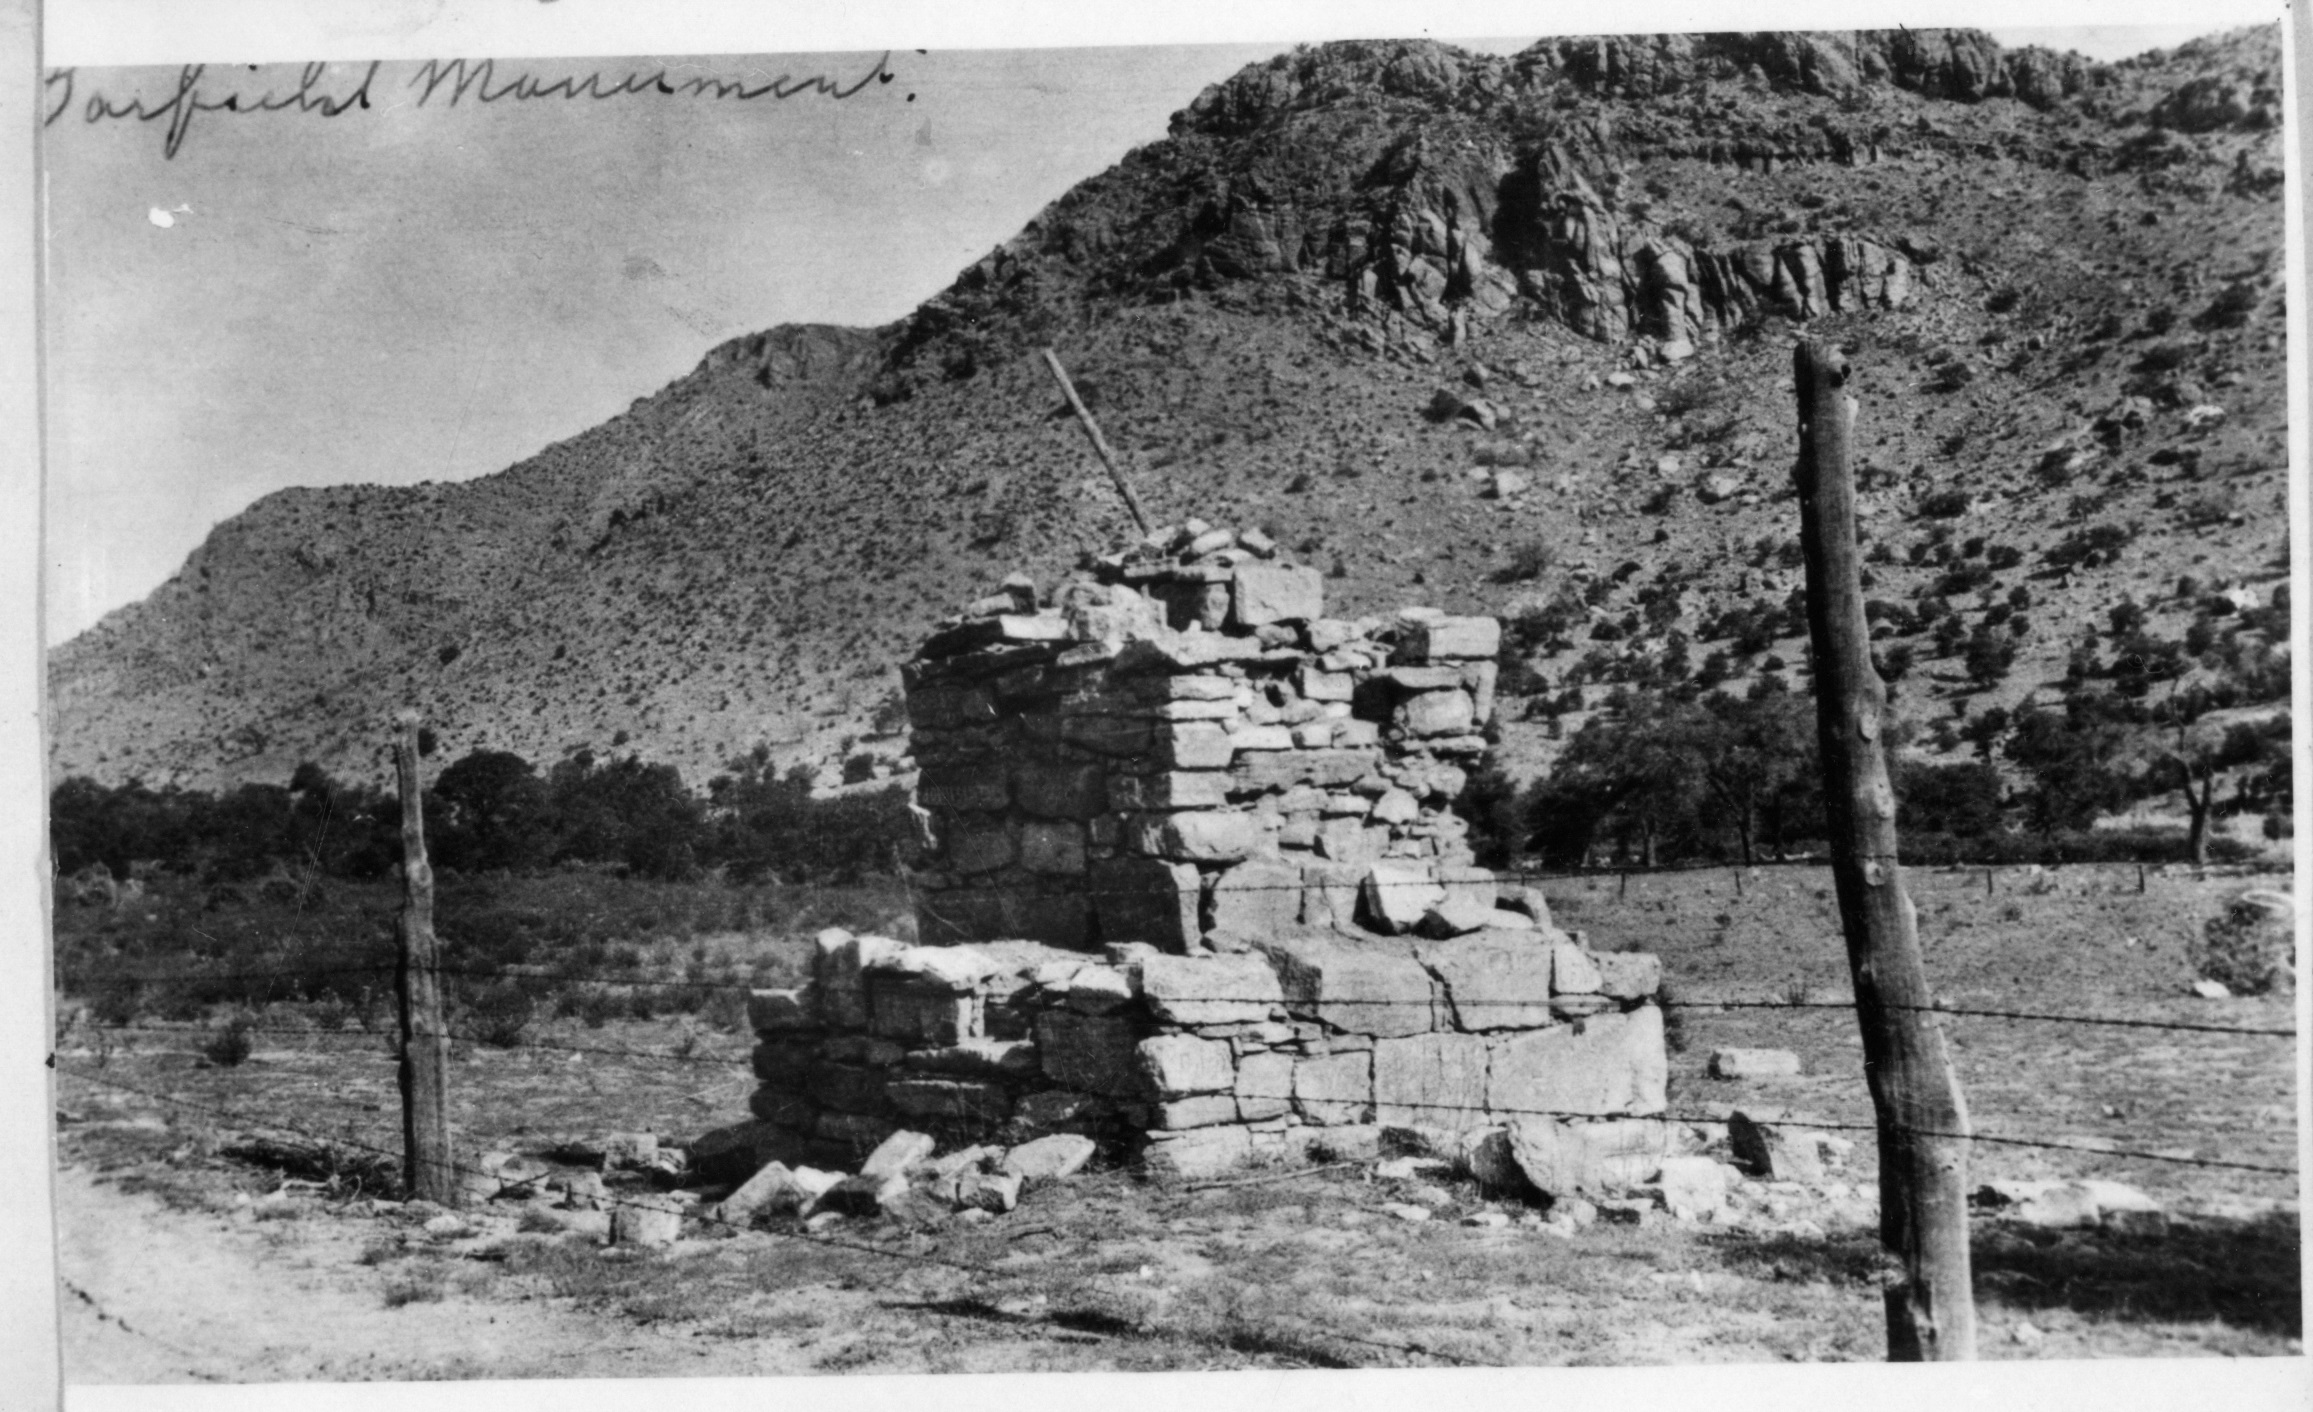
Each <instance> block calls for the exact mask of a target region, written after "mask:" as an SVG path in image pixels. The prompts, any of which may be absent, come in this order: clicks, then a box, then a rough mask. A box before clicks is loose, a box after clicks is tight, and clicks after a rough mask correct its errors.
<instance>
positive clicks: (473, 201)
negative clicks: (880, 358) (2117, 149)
mask: <svg viewBox="0 0 2313 1412" xmlns="http://www.w3.org/2000/svg"><path fill="white" fill-rule="evenodd" d="M2205 28H2206V26H2171V27H2167V28H2163V29H2150V28H2138V29H2127V30H2120V29H2096V30H2079V29H2072V30H2062V31H2053V30H2037V31H2025V30H2015V31H1999V30H1995V31H1994V33H1995V34H1996V35H1997V36H1998V37H1999V38H2001V40H2002V41H2003V42H2005V43H2012V44H2013V43H2031V42H2037V43H2051V44H2054V45H2056V46H2058V47H2071V48H2079V49H2081V50H2083V51H2084V52H2087V53H2090V54H2092V55H2094V56H2096V57H2100V58H2119V57H2125V56H2127V55H2129V54H2134V53H2139V52H2142V51H2143V50H2144V49H2146V48H2150V47H2156V46H2163V45H2169V44H2174V43H2178V42H2181V41H2182V40H2183V39H2186V38H2189V37H2191V36H2192V35H2193V34H2195V33H2197V32H2201V31H2202V30H2203V29H2205ZM1525 42H1526V41H1524V40H1516V41H1508V40H1503V41H1489V42H1484V43H1482V44H1481V45H1479V46H1477V47H1484V48H1489V49H1501V50H1510V49H1516V48H1520V47H1523V45H1524V43H1525ZM1283 47H1285V46H1283V45H1279V44H1262V45H1237V46H1232V47H1227V48H1219V47H1201V46H1200V47H1174V48H1136V49H1101V50H1087V49H1074V50H1044V51H1032V52H1022V51H1011V52H989V51H976V52H975V51H956V52H935V53H931V54H919V53H915V52H912V51H902V52H899V53H895V54H893V55H891V56H890V58H889V60H888V61H887V64H886V69H887V71H888V72H889V74H890V75H891V80H890V81H889V82H883V81H879V80H878V78H877V77H876V75H875V66H876V56H875V55H873V54H867V55H860V54H850V55H833V56H818V57H809V56H805V57H781V58H775V59H757V58H744V57H730V56H725V57H719V58H713V59H706V60H700V61H696V62H692V63H672V64H670V66H669V67H670V70H671V72H672V73H673V75H674V77H675V78H677V79H678V80H679V79H682V78H685V77H692V76H701V75H712V76H714V77H718V78H723V79H729V80H732V81H736V82H741V83H749V84H760V83H763V82H765V81H768V80H771V79H775V78H777V77H779V76H780V75H781V74H790V75H794V76H797V77H804V76H810V75H817V74H824V75H826V76H827V77H828V78H830V79H831V80H833V81H835V82H837V83H840V84H843V85H845V86H849V85H851V84H854V83H857V82H859V81H860V80H862V79H865V80H866V83H865V86H864V87H862V88H860V89H859V91H858V92H857V93H856V94H854V95H853V96H851V97H848V98H843V99H835V98H831V97H827V96H824V95H822V94H817V93H805V94H802V95H799V96H796V97H793V98H790V99H787V100H784V101H772V100H768V99H763V100H756V101H751V102H732V101H716V100H712V99H707V98H697V97H681V98H666V97H657V96H647V97H635V96H629V97H619V98H611V99H606V100H603V101H600V102H596V101H591V100H590V101H585V102H580V103H565V102H560V101H549V102H531V103H517V102H500V103H496V104H493V105H490V106H487V107H484V106H480V105H478V104H477V103H476V102H475V101H474V99H473V97H472V96H471V95H469V96H468V98H467V99H466V100H465V101H463V102H460V103H457V104H454V105H453V104H451V103H450V102H449V101H448V98H449V92H448V89H447V87H446V86H445V87H444V88H441V89H437V90H436V92H435V93H434V95H433V97H432V99H431V101H429V102H426V103H424V104H422V105H421V104H420V103H419V102H418V101H417V98H418V90H417V89H415V88H413V87H412V86H411V84H412V81H413V79H414V78H415V77H416V76H417V74H418V72H419V66H418V65H416V64H414V63H410V62H396V63H390V64H387V65H385V66H384V67H383V68H382V69H381V70H379V72H378V73H377V74H376V76H375V77H373V78H371V80H370V82H369V93H370V96H371V99H372V106H371V108H370V109H368V110H367V111H354V112H349V113H347V114H345V115H344V116H341V117H338V118H334V119H323V118H320V117H318V116H315V115H313V114H310V113H308V114H302V115H300V114H293V113H273V114H266V115H255V116H235V115H230V114H224V113H198V114H196V115H195V116H194V118H193V119H192V121H191V122H190V124H189V125H188V126H187V127H186V128H185V130H184V131H183V132H182V133H181V134H180V135H179V142H178V146H177V150H176V152H175V155H174V156H169V155H166V149H167V146H168V142H169V138H170V134H169V132H168V130H167V126H168V125H167V120H166V118H163V119H161V120H157V121H152V122H137V121H133V120H118V121H101V122H96V123H90V122H86V121H84V120H83V114H85V113H86V112H87V111H88V108H89V105H90V103H91V101H92V100H94V99H97V98H98V97H99V96H100V95H101V97H102V99H103V100H104V101H108V102H111V103H113V104H115V105H119V104H122V103H124V102H125V101H126V100H128V99H129V98H132V97H142V98H143V99H144V100H145V101H146V102H147V103H148V104H153V105H158V104H159V103H162V102H164V101H166V99H167V98H168V97H169V95H170V93H171V92H172V91H173V88H174V86H175V82H176V70H175V69H165V70H164V69H92V68H80V69H77V70H74V71H73V72H72V73H71V76H70V83H71V92H70V96H69V104H68V107H69V111H66V112H65V113H64V114H63V116H61V117H60V118H59V119H58V120H57V121H56V122H55V123H53V124H52V125H50V126H49V127H48V128H47V129H46V131H45V133H44V144H43V158H44V162H45V165H46V171H45V176H44V190H45V196H46V203H45V211H44V227H43V238H44V243H45V248H46V252H47V260H48V266H47V285H46V290H45V300H46V304H45V310H44V317H45V321H46V322H45V355H46V358H47V379H48V384H47V409H46V410H47V418H48V452H49V460H48V498H47V506H48V521H47V532H48V540H47V551H46V552H47V568H48V575H49V577H48V594H47V596H48V602H47V615H48V622H47V628H48V634H49V638H50V640H51V641H60V640H62V639H63V638H65V637H68V636H70V635H71V634H73V633H75V632H78V631H80V630H81V629H83V628H85V627H87V626H88V625H90V624H91V623H93V622H94V621H95V620H96V619H97V618H98V617H99V616H100V615H101V614H103V613H105V612H107V611H110V610H111V609H113V608H116V607H119V606H120V605H122V604H124V603H127V602H130V601H132V600H134V599H136V598H139V597H142V596H143V595H144V594H146V593H148V592H150V591H151V590H152V589H153V588H154V587H156V586H157V585H158V584H159V583H160V582H161V581H162V580H163V579H165V578H167V577H168V576H169V574H171V573H173V572H174V571H175V570H176V568H177V567H178V565H179V564H181V563H182V561H183V559H184V557H185V555H186V554H187V553H189V552H190V551H191V550H192V549H193V548H194V547H195V546H196V545H197V544H198V543H199V542H200V540H201V539H202V538H203V537H204V536H205V535H206V534H207V533H208V531H209V529H210V528H211V527H212V526H213V525H215V524H216V523H217V522H218V521H219V520H222V519H225V518H227V517H229V516H231V515H232V514H234V513H236V512H238V511H239V510H241V509H243V508H245V507H246V506H247V505H248V504H249V503H250V502H252V501H253V500H255V499H257V498H258V497H259V496H261V495H264V494H266V493H267V492H269V491H272V490H275V489H279V488H281V487H283V486H289V485H324V484H335V483H344V482H358V481H367V482H377V483H386V484H410V483H414V482H417V481H423V480H456V479H465V478H468V477H472V476H477V475H484V474H488V473H490V472H492V471H496V470H500V469H503V468H504V467H506V466H507V465H509V464H511V463H513V462H515V461H518V460H520V459H522V458H524V457H526V456H528V455H530V454H532V453H534V452H536V451H537V450H538V449H539V448H541V447H542V446H544V445H546V444H547V443H549V442H552V441H556V440H560V439H562V438H565V437H568V436H571V435H573V434H575V433H577V432H579V431H582V430H584V429H585V428H587V427H589V426H592V425H594V424H595V423H597V422H600V421H602V420H604V419H605V418H607V417H610V416H612V415H615V414H616V413H618V412H620V411H621V410H623V409H624V408H625V407H626V406H627V405H628V403H630V402H631V401H633V400H634V399H635V398H638V397H642V396H646V395H648V394H649V393H651V392H652V391H654V390H656V389H657V388H659V387H660V386H662V385H663V384H665V383H666V382H667V381H669V380H670V379H672V378H675V377H677V376H680V375H681V374H682V373H684V372H686V371H687V370H689V369H690V368H691V367H692V366H694V365H695V364H696V363H697V362H698V360H699V358H700V356H701V355H702V354H703V353H705V352H706V350H707V349H708V348H710V347H712V346H713V345H715V344H716V343H719V342H721V341H722V340H724V339H726V338H729V337H732V336H734V335H737V334H740V333H745V332H749V331H752V330H756V329H761V328H767V327H770V326H772V325H775V324H780V323H788V322H801V321H820V322H831V323H843V324H863V325H867V324H879V323H883V322H886V321H888V320H891V319H895V318H897V317H899V316H901V315H902V314H905V313H906V312H907V311H908V310H909V309H911V308H913V307H914V306H915V305H916V304H917V303H918V302H920V301H921V300H922V299H924V298H925V297H926V296H928V295H930V294H932V293H934V292H936V291H937V290H939V289H940V288H941V287H943V286H944V285H945V284H946V283H947V282H948V281H949V279H950V278H952V277H953V275H954V274H955V272H956V271H957V270H958V269H959V268H961V267H962V266H963V265H965V264H967V263H969V262H970V261H971V260H973V259H975V258H977V257H978V256H979V255H981V254H982V253H984V252H985V251H987V250H988V249H989V248H990V247H991V246H993V245H995V244H997V243H998V242H1000V241H1002V240H1004V239H1006V238H1007V237H1009V236H1010V235H1011V234H1013V233H1014V232H1015V231H1017V230H1018V229H1019V227H1020V226H1021V225H1022V224H1023V223H1024V222H1025V221H1026V220H1027V219H1028V218H1029V217H1030V216H1032V215H1034V214H1035V212H1036V211H1037V210H1038V209H1040V208H1041V207H1042V206H1044V205H1045V204H1046V203H1047V202H1049V201H1051V200H1052V199H1053V198H1055V197H1057V196H1058V195H1060V194H1061V193H1062V192H1064V191H1066V190H1067V189H1068V188H1069V187H1070V186H1071V185H1073V184H1075V183H1076V182H1078V181H1080V180H1082V179H1084V178H1085V177H1087V176H1090V175H1092V174H1094V173H1096V172H1099V171H1101V170H1103V169H1105V168H1106V167H1108V166H1109V165H1111V164H1112V163H1114V162H1115V161H1116V160H1117V159H1118V158H1119V157H1121V156H1123V155H1124V153H1125V152H1126V151H1128V150H1129V149H1130V148H1132V147H1134V146H1136V145H1139V144H1141V143H1144V142H1148V141H1153V140H1155V139H1157V138H1159V137H1161V136H1163V134H1164V129H1165V120H1166V118H1167V117H1168V116H1169V115H1170V114H1171V113H1172V112H1173V111H1175V110H1176V109H1178V108H1180V107H1181V106H1183V105H1184V104H1185V103H1186V102H1187V101H1188V100H1189V99H1190V98H1192V97H1193V96H1194V95H1195V94H1196V93H1197V92H1198V90H1199V89H1201V88H1203V87H1204V86H1205V85H1206V84H1209V83H1212V82H1215V81H1217V80H1219V79H1221V78H1224V77H1226V76H1227V75H1229V74H1230V73H1233V72H1235V71H1236V70H1237V69H1238V68H1240V67H1241V66H1243V65H1244V64H1246V63H1249V62H1253V61H1255V60H1257V59H1260V58H1263V57H1266V56H1267V55H1269V54H1271V53H1275V52H1277V51H1278V50H1280V49H1281V48H1283ZM654 67H656V65H655V63H650V62H645V63H639V64H638V63H634V62H628V61H616V62H606V63H600V64H597V63H591V62H587V61H570V60H545V61H535V62H520V61H517V62H513V63H509V64H505V65H502V66H501V67H500V69H499V72H498V75H497V79H496V81H497V82H500V83H503V82H505V81H506V80H508V79H510V78H512V77H514V76H515V75H517V74H519V73H522V72H531V73H535V74H538V75H540V76H542V77H543V78H545V79H547V80H548V81H551V80H553V79H556V78H561V77H565V76H575V77H583V76H585V75H586V74H587V73H589V72H592V71H594V70H596V69H600V70H601V71H602V72H603V73H604V74H605V75H606V81H608V80H615V79H616V78H618V77H620V76H623V75H626V74H630V73H638V72H643V73H647V72H649V71H650V70H651V69H652V68H654ZM364 68H365V66H360V65H339V66H335V67H333V68H332V69H331V70H330V71H329V72H328V73H327V74H325V75H324V76H323V77H322V78H321V80H320V81H319V82H318V83H316V84H314V85H312V86H311V88H310V90H309V92H310V93H311V94H313V95H315V96H316V97H326V96H330V95H343V94H346V93H349V92H351V91H352V90H353V89H354V88H355V87H356V86H357V85H359V84H360V82H361V79H362V77H363V73H364ZM63 82H64V81H63V80H62V79H61V78H53V79H52V84H51V89H50V98H51V100H52V104H53V105H56V106H67V105H66V95H65V90H64V88H63V86H62V85H63ZM202 83H203V92H204V94H206V95H208V96H210V97H212V98H214V97H221V96H223V95H225V94H227V93H232V92H236V91H238V92H240V93H241V94H242V95H243V97H244V101H246V100H247V99H249V98H254V97H256V96H258V95H261V94H264V93H266V92H272V93H275V94H283V93H287V92H289V91H290V90H293V89H295V88H296V87H297V86H298V83H299V76H298V70H297V69H296V68H295V67H294V66H267V67H265V68H263V69H257V70H251V69H247V68H238V69H236V68H226V67H222V66H219V67H212V68H211V69H209V70H208V71H207V73H205V74H204V75H203V77H202ZM46 106H50V105H44V108H45V107H46Z"/></svg>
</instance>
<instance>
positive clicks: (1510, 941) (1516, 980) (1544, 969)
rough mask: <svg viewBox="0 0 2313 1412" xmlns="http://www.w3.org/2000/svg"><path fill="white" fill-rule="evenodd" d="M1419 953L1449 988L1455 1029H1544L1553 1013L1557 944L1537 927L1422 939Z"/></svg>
mask: <svg viewBox="0 0 2313 1412" xmlns="http://www.w3.org/2000/svg"><path fill="white" fill-rule="evenodd" d="M1414 955H1415V956H1416V957H1417V958H1419V960H1420V961H1421V963H1422V965H1423V966H1425V967H1427V968H1428V969H1429V972H1430V974H1432V975H1434V976H1436V977H1437V978H1438V981H1439V983H1440V984H1441V985H1443V986H1444V987H1445V992H1446V1004H1447V1008H1448V1010H1449V1011H1450V1013H1451V1014H1452V1016H1453V1022H1454V1028H1456V1029H1459V1030H1465V1031H1478V1030H1538V1029H1546V1028H1548V1027H1549V1026H1551V1025H1553V1024H1556V1023H1557V1020H1556V1018H1555V1017H1554V1016H1553V1015H1552V1014H1551V1011H1550V971H1551V962H1552V948H1551V947H1550V946H1549V945H1548V944H1547V943H1545V942H1543V941H1542V940H1541V933H1540V932H1537V931H1531V930H1528V931H1501V930H1492V929H1489V930H1486V931H1479V932H1473V933H1471V934H1470V935H1468V936H1458V937H1454V938H1451V939H1449V940H1444V941H1417V942H1415V943H1414Z"/></svg>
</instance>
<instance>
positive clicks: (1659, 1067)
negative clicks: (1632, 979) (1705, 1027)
mask: <svg viewBox="0 0 2313 1412" xmlns="http://www.w3.org/2000/svg"><path fill="white" fill-rule="evenodd" d="M1669 1083H1670V1064H1669V1060H1668V1058H1667V1057H1666V1055H1665V1052H1664V1049H1663V1030H1662V1011H1660V1010H1657V1009H1656V1008H1655V1007H1653V1006H1652V1005H1642V1006H1640V1007H1639V1008H1638V1009H1636V1010H1627V1011H1619V1012H1614V1013H1609V1014H1603V1015H1592V1016H1589V1017H1588V1018H1586V1019H1583V1020H1581V1021H1579V1022H1577V1023H1571V1024H1565V1025H1558V1026H1555V1027H1553V1028H1551V1029H1547V1030H1533V1031H1530V1032H1528V1033H1526V1034H1522V1035H1517V1036H1515V1037H1513V1038H1510V1039H1506V1040H1498V1041H1496V1042H1495V1044H1494V1049H1493V1056H1492V1061H1491V1067H1490V1069H1489V1071H1488V1077H1487V1083H1486V1106H1487V1107H1489V1108H1491V1109H1493V1110H1494V1111H1495V1112H1497V1113H1500V1114H1503V1115H1505V1116H1511V1117H1518V1116H1529V1117H1541V1116H1569V1115H1572V1116H1583V1117H1589V1116H1597V1117H1615V1116H1633V1117H1637V1116H1646V1115H1651V1114H1656V1113H1661V1112H1662V1111H1664V1109H1665V1108H1667V1107H1668V1106H1669V1105H1668V1097H1667V1090H1668V1087H1669Z"/></svg>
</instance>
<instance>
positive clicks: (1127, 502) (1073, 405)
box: [1044, 348, 1154, 534]
mask: <svg viewBox="0 0 2313 1412" xmlns="http://www.w3.org/2000/svg"><path fill="white" fill-rule="evenodd" d="M1044 365H1045V366H1046V367H1048V368H1050V369H1052V376H1053V378H1054V379H1055V380H1056V381H1058V382H1059V384H1060V395H1061V396H1063V397H1065V398H1067V399H1068V410H1070V411H1072V412H1074V413H1075V414H1076V422H1077V425H1079V426H1081V427H1083V428H1084V434H1085V435H1086V436H1088V437H1091V438H1092V449H1093V450H1094V451H1095V452H1097V453H1098V454H1099V456H1100V464H1102V465H1103V466H1106V467H1108V478H1109V479H1110V480H1112V481H1114V482H1116V493H1117V494H1118V495H1121V496H1123V497H1124V508H1125V510H1126V512H1127V513H1129V514H1130V515H1131V516H1132V522H1133V523H1134V524H1135V525H1138V526H1139V527H1140V532H1141V533H1142V534H1147V533H1148V532H1149V530H1150V529H1152V528H1154V526H1152V525H1151V524H1150V523H1149V518H1148V511H1147V510H1145V509H1143V508H1141V503H1140V497H1139V496H1138V495H1135V494H1133V490H1132V482H1130V481H1128V480H1126V479H1125V478H1124V467H1122V466H1120V465H1118V464H1117V461H1116V453H1115V452H1114V451H1111V450H1109V449H1108V438H1107V437H1105V436H1102V435H1101V434H1100V423H1098V422H1096V421H1094V420H1093V419H1092V409H1091V408H1089V407H1087V406H1085V405H1084V399H1083V398H1081V397H1079V396H1077V395H1076V384H1075V383H1072V382H1070V381H1069V380H1068V370H1067V369H1066V368H1063V367H1061V366H1060V355H1059V354H1058V353H1055V352H1053V351H1052V350H1051V349H1049V348H1047V349H1045V350H1044Z"/></svg>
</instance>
